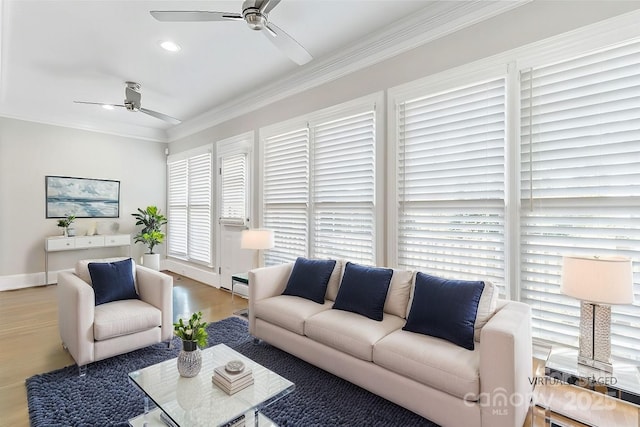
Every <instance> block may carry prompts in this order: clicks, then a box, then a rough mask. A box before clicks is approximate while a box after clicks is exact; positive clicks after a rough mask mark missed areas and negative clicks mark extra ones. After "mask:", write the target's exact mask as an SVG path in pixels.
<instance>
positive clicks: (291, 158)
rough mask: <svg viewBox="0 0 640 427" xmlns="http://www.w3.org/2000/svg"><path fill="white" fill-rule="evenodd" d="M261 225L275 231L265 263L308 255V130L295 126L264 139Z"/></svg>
mask: <svg viewBox="0 0 640 427" xmlns="http://www.w3.org/2000/svg"><path fill="white" fill-rule="evenodd" d="M263 157H264V159H263V161H264V169H263V170H264V180H263V225H264V227H265V228H268V229H272V230H274V231H275V233H274V234H275V247H274V248H273V249H270V250H267V251H264V257H265V259H264V260H265V265H275V264H282V263H286V262H292V261H295V259H296V258H297V257H299V256H307V255H308V249H307V245H308V240H309V239H308V236H309V231H308V230H309V212H308V211H309V130H308V129H307V128H302V129H296V130H293V131H291V132H286V133H282V134H278V135H274V136H270V137H267V138H266V139H265V140H264V156H263Z"/></svg>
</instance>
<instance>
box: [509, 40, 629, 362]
mask: <svg viewBox="0 0 640 427" xmlns="http://www.w3.org/2000/svg"><path fill="white" fill-rule="evenodd" d="M521 81H522V83H521V111H522V114H521V117H522V125H521V179H522V180H521V188H522V190H521V197H522V212H521V240H522V247H521V251H522V271H521V287H522V300H523V301H525V302H527V303H529V304H530V305H531V306H532V309H533V332H534V336H537V337H539V338H543V339H547V340H551V341H554V342H559V343H563V344H566V345H572V346H577V345H578V335H579V318H580V309H579V301H577V300H576V299H574V298H571V297H568V296H564V295H562V294H561V293H560V272H561V264H562V255H565V254H583V255H596V254H600V255H611V254H617V255H623V256H628V257H631V258H632V259H633V260H634V283H635V285H634V293H635V301H636V303H635V305H626V306H612V328H611V333H612V337H611V343H612V354H613V355H614V356H618V357H623V358H628V359H634V360H636V361H639V360H640V341H638V330H640V307H639V306H638V305H640V285H638V283H640V269H639V268H638V267H639V266H638V259H637V257H638V253H639V251H640V226H639V225H640V215H639V212H640V43H633V44H629V45H626V46H621V47H617V48H614V49H609V50H606V51H603V52H598V53H595V54H590V55H587V56H583V57H580V58H575V59H572V60H568V61H565V62H562V63H559V64H554V65H549V66H544V67H538V68H534V69H531V70H528V71H526V72H523V73H522V75H521ZM603 286H606V284H604V283H603Z"/></svg>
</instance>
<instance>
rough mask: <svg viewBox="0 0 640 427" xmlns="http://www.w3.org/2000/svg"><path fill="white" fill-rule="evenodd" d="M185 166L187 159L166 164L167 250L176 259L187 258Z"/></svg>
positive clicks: (186, 185) (186, 187)
mask: <svg viewBox="0 0 640 427" xmlns="http://www.w3.org/2000/svg"><path fill="white" fill-rule="evenodd" d="M187 164H188V161H187V159H182V160H178V161H174V162H170V163H169V164H168V176H169V184H168V189H169V190H168V193H169V194H168V196H167V198H168V200H169V211H168V215H167V219H168V223H167V243H168V245H167V250H168V254H169V255H171V256H175V257H178V258H186V257H187V215H188V214H187V207H188V203H187V201H188V196H189V193H188V188H189V187H188V184H187Z"/></svg>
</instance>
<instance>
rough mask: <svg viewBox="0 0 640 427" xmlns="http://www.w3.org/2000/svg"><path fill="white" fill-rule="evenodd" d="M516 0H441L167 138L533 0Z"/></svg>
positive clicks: (223, 106) (217, 109)
mask: <svg viewBox="0 0 640 427" xmlns="http://www.w3.org/2000/svg"><path fill="white" fill-rule="evenodd" d="M530 1H531V0H516V1H472V2H468V1H460V2H452V1H437V2H435V3H432V4H431V5H429V6H427V7H425V8H424V9H422V10H421V11H419V12H417V13H414V14H413V15H411V16H409V17H407V18H404V19H402V20H401V21H398V22H396V23H395V24H391V25H390V26H387V27H385V28H383V29H382V30H380V31H378V32H377V33H375V34H373V35H371V36H368V37H366V39H362V40H361V41H359V42H356V43H354V44H352V45H351V46H349V47H348V48H346V49H344V50H342V51H340V52H338V53H336V54H334V55H331V56H329V57H327V58H325V59H323V60H320V61H318V62H311V63H309V64H308V65H306V66H304V67H301V68H300V69H298V70H297V71H296V72H294V73H292V74H289V75H288V76H286V77H284V78H282V79H279V80H277V81H275V82H274V83H271V84H270V85H268V86H263V87H262V88H261V89H258V90H252V91H250V93H247V94H244V95H242V96H239V97H236V98H234V99H231V100H229V101H227V102H225V103H223V104H221V105H219V106H217V107H215V108H213V109H211V110H209V111H207V112H205V113H203V114H201V115H199V116H197V117H195V118H193V119H190V120H188V121H185V122H183V123H181V124H179V125H177V126H175V127H172V128H170V129H168V130H167V132H166V133H167V137H168V141H169V142H172V141H176V140H179V139H181V138H185V137H187V136H190V135H193V134H195V133H198V132H201V131H203V130H205V129H208V128H210V127H213V126H215V125H217V124H220V123H223V122H225V121H227V120H231V119H233V118H235V117H238V116H240V115H242V114H246V113H249V112H251V111H255V110H257V109H259V108H262V107H265V106H267V105H269V104H272V103H274V102H277V101H280V100H282V99H285V98H287V97H290V96H292V95H295V94H298V93H301V92H304V91H305V90H308V89H311V88H314V87H317V86H320V85H322V84H324V83H328V82H330V81H333V80H336V79H339V78H340V77H343V76H345V75H348V74H350V73H353V72H355V71H358V70H361V69H364V68H366V67H368V66H371V65H373V64H376V63H379V62H381V61H384V60H386V59H389V58H391V57H394V56H396V55H398V54H401V53H404V52H406V51H409V50H411V49H414V48H416V47H418V46H421V45H424V44H426V43H429V42H431V41H433V40H436V39H438V38H441V37H444V36H446V35H448V34H451V33H454V32H456V31H458V30H460V29H463V28H465V27H468V26H470V25H473V24H476V23H478V22H481V21H484V20H486V19H489V18H491V17H493V16H496V15H499V14H501V13H504V12H506V11H508V10H511V9H514V8H517V7H520V6H522V5H523V4H526V3H529V2H530Z"/></svg>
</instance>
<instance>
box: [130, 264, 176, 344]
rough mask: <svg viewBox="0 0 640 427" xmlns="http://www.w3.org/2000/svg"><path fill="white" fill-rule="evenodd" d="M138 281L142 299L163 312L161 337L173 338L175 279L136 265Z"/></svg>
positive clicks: (165, 338) (164, 338)
mask: <svg viewBox="0 0 640 427" xmlns="http://www.w3.org/2000/svg"><path fill="white" fill-rule="evenodd" d="M136 281H137V285H138V295H139V296H140V299H141V300H142V301H144V302H146V303H148V304H151V305H152V306H154V307H156V308H157V309H159V310H160V311H161V312H162V327H161V332H160V337H161V339H162V340H163V341H165V340H170V339H171V338H172V336H173V277H171V276H169V275H168V274H164V273H160V272H159V271H155V270H152V269H150V268H147V267H143V266H141V265H136Z"/></svg>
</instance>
